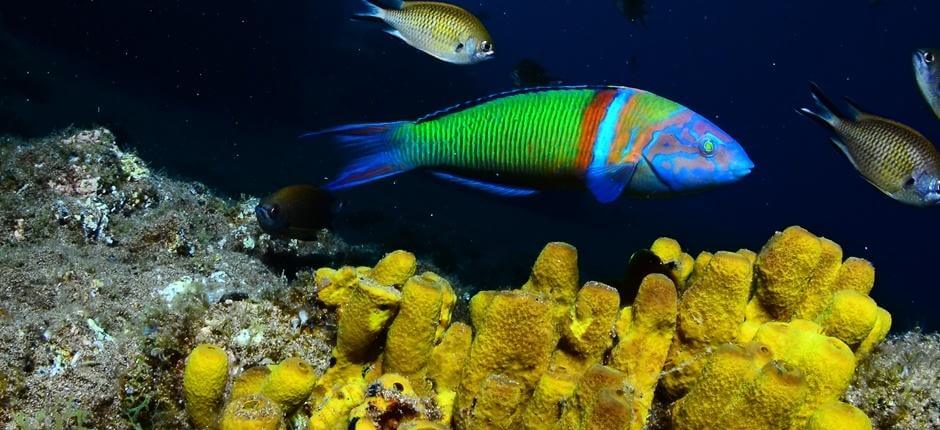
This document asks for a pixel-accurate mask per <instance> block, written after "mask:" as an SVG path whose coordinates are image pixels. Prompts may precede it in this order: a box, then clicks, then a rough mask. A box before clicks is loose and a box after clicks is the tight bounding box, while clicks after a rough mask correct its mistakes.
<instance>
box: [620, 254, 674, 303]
mask: <svg viewBox="0 0 940 430" xmlns="http://www.w3.org/2000/svg"><path fill="white" fill-rule="evenodd" d="M675 266H676V263H675V262H669V263H663V260H662V259H660V258H659V256H658V255H656V254H654V253H653V251H650V250H649V249H641V250H639V251H637V252H634V253H633V255H631V256H630V261H629V262H627V272H626V276H625V277H624V280H623V283H621V284H620V288H618V291H619V292H620V298H621V300H628V301H629V300H632V298H633V297H634V296H635V295H636V292H637V291H639V289H640V283H641V282H643V278H645V277H646V276H647V275H650V274H653V273H659V274H663V275H666V276H667V277H668V278H669V279H672V282H673V283H674V284H675V285H679V282H678V280H677V279H675V278H674V276H675V275H674V273H675V270H673V269H674V268H675Z"/></svg>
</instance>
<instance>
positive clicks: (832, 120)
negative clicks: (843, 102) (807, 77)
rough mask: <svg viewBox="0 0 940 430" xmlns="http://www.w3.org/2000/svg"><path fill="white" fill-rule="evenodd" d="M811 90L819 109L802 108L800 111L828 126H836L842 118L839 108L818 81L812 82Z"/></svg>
mask: <svg viewBox="0 0 940 430" xmlns="http://www.w3.org/2000/svg"><path fill="white" fill-rule="evenodd" d="M810 92H811V93H812V95H813V100H814V101H816V107H817V108H818V110H812V109H808V108H800V109H799V110H798V112H799V113H801V114H803V115H804V116H806V117H807V118H809V119H811V120H813V121H816V122H818V123H820V124H822V125H823V126H824V127H826V128H830V129H831V128H834V127H835V126H836V123H838V122H839V120H840V119H841V118H842V114H841V113H840V112H839V108H837V107H836V105H835V103H833V102H832V101H831V100H829V98H828V97H826V95H825V94H823V92H822V89H820V88H819V86H818V85H816V83H810Z"/></svg>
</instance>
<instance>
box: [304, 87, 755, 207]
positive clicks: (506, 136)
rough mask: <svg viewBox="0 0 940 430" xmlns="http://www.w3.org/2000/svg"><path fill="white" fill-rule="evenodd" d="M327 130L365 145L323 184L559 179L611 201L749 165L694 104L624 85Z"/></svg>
mask: <svg viewBox="0 0 940 430" xmlns="http://www.w3.org/2000/svg"><path fill="white" fill-rule="evenodd" d="M322 135H333V136H335V137H337V138H338V139H339V140H340V141H343V142H345V143H346V144H347V145H348V146H349V147H352V148H354V149H359V150H361V151H363V152H364V153H363V154H362V156H361V158H359V159H357V160H355V161H354V162H353V163H352V164H350V165H349V166H347V167H346V168H345V170H343V171H342V172H341V173H340V174H339V176H338V177H337V178H336V179H335V180H333V181H332V182H330V183H329V184H327V185H326V187H325V188H326V189H328V190H338V189H342V188H347V187H352V186H356V185H359V184H363V183H366V182H371V181H374V180H376V179H380V178H384V177H388V176H392V175H395V174H398V173H402V172H405V171H408V170H412V169H419V168H420V169H426V170H430V171H431V172H433V173H434V174H435V175H437V176H439V177H441V178H444V179H447V180H451V181H454V182H457V183H460V184H463V185H467V186H471V187H475V188H479V189H483V190H487V191H489V192H492V193H496V194H500V195H506V196H522V195H530V194H534V193H536V192H537V191H538V189H540V188H544V187H548V186H559V185H575V186H579V187H585V186H586V187H587V188H588V189H589V190H590V191H591V192H592V193H593V194H594V196H595V197H596V198H597V200H599V201H601V202H604V203H607V202H611V201H613V200H615V199H617V197H618V196H620V194H621V193H622V192H623V191H624V190H626V191H629V192H631V193H636V194H643V195H650V194H668V193H679V192H686V191H693V190H698V189H702V188H708V187H712V186H716V185H721V184H726V183H731V182H734V181H737V180H738V179H741V178H742V177H743V176H745V175H747V174H748V173H750V171H751V169H752V168H753V167H754V164H753V163H752V162H751V160H750V159H749V158H748V156H747V154H746V153H745V152H744V149H743V148H742V147H741V146H740V145H739V144H738V142H737V141H735V140H734V139H732V138H731V136H729V135H728V134H727V133H725V132H724V131H722V130H721V129H719V128H718V127H717V126H715V125H714V124H712V123H711V122H710V121H709V120H707V119H705V118H704V117H702V116H701V115H698V114H696V113H695V112H692V111H691V110H689V109H687V108H685V107H683V106H681V105H679V104H677V103H675V102H672V101H670V100H667V99H665V98H663V97H659V96H657V95H655V94H652V93H650V92H647V91H643V90H638V89H633V88H626V87H552V88H535V89H526V90H518V91H514V92H509V93H503V94H497V95H494V96H490V97H487V98H483V99H480V100H475V101H472V102H469V103H465V104H462V105H458V106H455V107H452V108H449V109H445V110H443V111H440V112H436V113H433V114H431V115H428V116H425V117H423V118H421V119H419V120H417V121H400V122H389V123H377V124H355V125H347V126H344V127H338V128H333V129H329V130H324V131H320V132H315V133H308V134H306V135H304V136H322Z"/></svg>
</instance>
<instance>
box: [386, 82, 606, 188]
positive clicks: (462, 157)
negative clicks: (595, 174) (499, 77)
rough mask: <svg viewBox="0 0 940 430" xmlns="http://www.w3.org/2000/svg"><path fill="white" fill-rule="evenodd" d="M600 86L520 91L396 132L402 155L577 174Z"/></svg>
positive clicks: (425, 163) (434, 163)
mask: <svg viewBox="0 0 940 430" xmlns="http://www.w3.org/2000/svg"><path fill="white" fill-rule="evenodd" d="M594 94H595V90H591V89H570V90H558V91H543V92H533V93H522V94H516V95H512V96H508V97H504V98H499V99H495V100H492V101H489V102H486V103H483V104H480V105H476V106H472V107H468V108H466V109H464V110H460V111H457V112H454V113H450V114H447V115H444V116H442V117H440V118H435V119H433V120H430V121H425V122H421V123H418V124H409V125H406V126H404V127H402V128H401V129H400V130H399V131H398V132H397V133H396V140H397V141H398V142H399V143H400V146H399V156H400V157H402V161H404V162H406V163H409V164H410V165H413V166H415V167H445V168H446V167H451V168H463V169H473V170H477V171H488V172H505V173H516V174H531V175H550V174H559V173H560V174H566V173H569V174H574V173H576V171H575V158H576V157H577V153H578V141H579V137H580V133H581V120H582V116H583V114H584V110H585V109H586V108H587V106H588V105H589V104H590V102H591V99H592V97H593V96H594Z"/></svg>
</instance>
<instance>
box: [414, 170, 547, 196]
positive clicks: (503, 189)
mask: <svg viewBox="0 0 940 430" xmlns="http://www.w3.org/2000/svg"><path fill="white" fill-rule="evenodd" d="M431 174H432V175H434V176H436V177H438V178H441V179H444V180H447V181H450V182H454V183H457V184H460V185H463V186H465V187H470V188H475V189H478V190H481V191H486V192H488V193H491V194H496V195H499V196H504V197H524V196H531V195H533V194H535V193H538V190H535V189H532V188H521V187H511V186H508V185H500V184H493V183H490V182H484V181H478V180H476V179H469V178H464V177H462V176H457V175H452V174H450V173H443V172H431Z"/></svg>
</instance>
